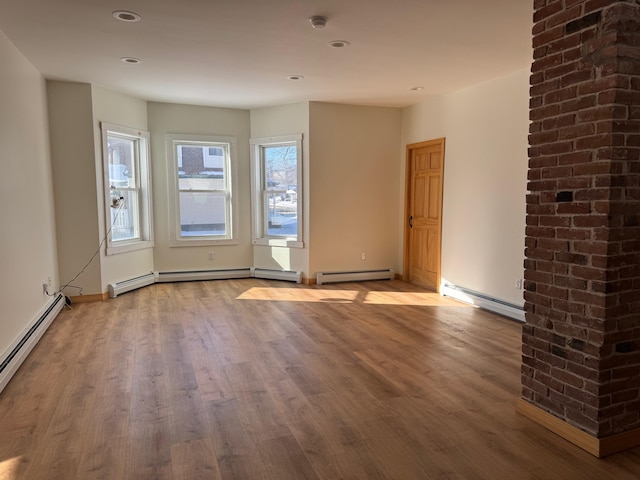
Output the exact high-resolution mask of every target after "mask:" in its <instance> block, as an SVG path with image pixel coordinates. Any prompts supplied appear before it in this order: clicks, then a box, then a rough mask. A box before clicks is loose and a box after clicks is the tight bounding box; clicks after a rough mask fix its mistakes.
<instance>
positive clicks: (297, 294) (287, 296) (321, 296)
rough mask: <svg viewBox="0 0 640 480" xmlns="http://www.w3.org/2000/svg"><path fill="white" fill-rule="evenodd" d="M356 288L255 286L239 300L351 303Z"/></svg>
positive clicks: (356, 293)
mask: <svg viewBox="0 0 640 480" xmlns="http://www.w3.org/2000/svg"><path fill="white" fill-rule="evenodd" d="M359 293H360V292H357V291H355V290H325V289H316V288H309V289H306V288H268V287H254V288H250V289H249V290H247V291H246V292H244V293H242V294H241V295H239V296H238V297H237V298H238V300H270V301H279V302H332V303H351V302H353V301H355V299H356V298H357V297H358V294H359Z"/></svg>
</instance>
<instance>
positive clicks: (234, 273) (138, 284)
mask: <svg viewBox="0 0 640 480" xmlns="http://www.w3.org/2000/svg"><path fill="white" fill-rule="evenodd" d="M250 277H256V278H267V279H272V280H285V281H289V282H296V283H302V272H301V271H295V272H294V271H288V270H268V269H265V268H253V267H251V268H231V269H221V270H185V271H176V272H149V273H147V274H145V275H140V276H139V277H135V278H130V279H129V280H123V281H122V282H116V283H110V284H109V296H110V297H111V298H116V297H117V296H118V295H120V294H122V293H126V292H129V291H131V290H135V289H137V288H142V287H146V286H147V285H151V284H154V283H171V282H194V281H202V280H230V279H232V278H250Z"/></svg>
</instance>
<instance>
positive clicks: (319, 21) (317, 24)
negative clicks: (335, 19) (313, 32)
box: [309, 15, 327, 28]
mask: <svg viewBox="0 0 640 480" xmlns="http://www.w3.org/2000/svg"><path fill="white" fill-rule="evenodd" d="M309 22H310V23H311V26H312V27H313V28H324V27H326V26H327V17H322V16H320V15H314V16H313V17H311V18H310V19H309Z"/></svg>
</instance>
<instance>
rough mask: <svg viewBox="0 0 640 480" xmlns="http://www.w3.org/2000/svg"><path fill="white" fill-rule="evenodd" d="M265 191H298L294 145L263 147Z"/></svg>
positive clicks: (295, 149) (292, 192)
mask: <svg viewBox="0 0 640 480" xmlns="http://www.w3.org/2000/svg"><path fill="white" fill-rule="evenodd" d="M263 158H264V176H265V177H264V179H263V181H264V186H265V190H284V191H285V192H287V194H289V195H295V193H296V191H297V190H298V185H297V184H298V165H297V163H298V161H297V160H298V152H297V147H296V146H295V145H287V146H278V147H263Z"/></svg>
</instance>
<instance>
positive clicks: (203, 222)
mask: <svg viewBox="0 0 640 480" xmlns="http://www.w3.org/2000/svg"><path fill="white" fill-rule="evenodd" d="M226 218H227V205H226V195H225V194H224V193H212V192H180V235H181V236H183V237H193V236H203V235H226V234H227V229H226V226H225V223H226V222H225V220H226Z"/></svg>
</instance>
